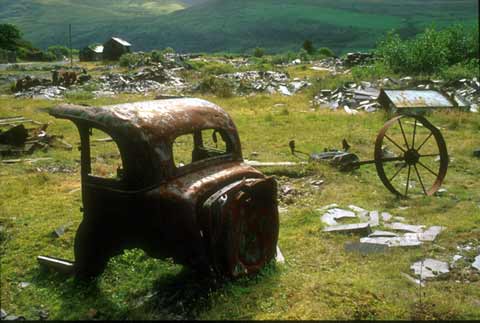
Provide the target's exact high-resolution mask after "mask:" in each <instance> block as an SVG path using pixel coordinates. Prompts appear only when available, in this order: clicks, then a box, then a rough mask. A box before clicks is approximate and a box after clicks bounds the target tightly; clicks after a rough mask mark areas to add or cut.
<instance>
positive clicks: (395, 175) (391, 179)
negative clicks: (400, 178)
mask: <svg viewBox="0 0 480 323" xmlns="http://www.w3.org/2000/svg"><path fill="white" fill-rule="evenodd" d="M405 167H407V164H403V165H402V166H401V167H400V169H399V170H397V172H396V173H395V174H394V175H393V176H392V178H390V179H389V180H388V181H389V182H391V181H393V180H394V179H395V177H397V175H398V174H400V172H401V171H402V170H403V169H404V168H405Z"/></svg>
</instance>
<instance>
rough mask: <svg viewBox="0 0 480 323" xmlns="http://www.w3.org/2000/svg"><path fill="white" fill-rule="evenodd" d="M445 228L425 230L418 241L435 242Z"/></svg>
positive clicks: (437, 227) (419, 234)
mask: <svg viewBox="0 0 480 323" xmlns="http://www.w3.org/2000/svg"><path fill="white" fill-rule="evenodd" d="M444 229H445V228H444V227H440V226H432V227H430V228H428V229H427V230H425V231H424V232H423V233H418V234H417V235H418V240H420V241H430V242H432V241H434V240H435V239H436V238H437V236H438V235H439V234H440V232H442V231H443V230H444Z"/></svg>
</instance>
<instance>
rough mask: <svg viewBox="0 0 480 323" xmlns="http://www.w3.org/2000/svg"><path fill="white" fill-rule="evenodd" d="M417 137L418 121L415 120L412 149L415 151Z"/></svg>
mask: <svg viewBox="0 0 480 323" xmlns="http://www.w3.org/2000/svg"><path fill="white" fill-rule="evenodd" d="M416 135H417V119H415V125H414V126H413V139H412V149H415V136H416Z"/></svg>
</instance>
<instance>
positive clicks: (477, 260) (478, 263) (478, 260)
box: [472, 255, 480, 271]
mask: <svg viewBox="0 0 480 323" xmlns="http://www.w3.org/2000/svg"><path fill="white" fill-rule="evenodd" d="M472 267H473V268H475V269H476V270H479V271H480V255H478V256H476V257H475V261H474V262H473V264H472Z"/></svg>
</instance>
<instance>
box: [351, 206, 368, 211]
mask: <svg viewBox="0 0 480 323" xmlns="http://www.w3.org/2000/svg"><path fill="white" fill-rule="evenodd" d="M348 208H349V209H350V210H352V211H354V212H357V213H363V212H368V211H367V210H365V209H362V208H361V207H358V206H356V205H349V206H348Z"/></svg>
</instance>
